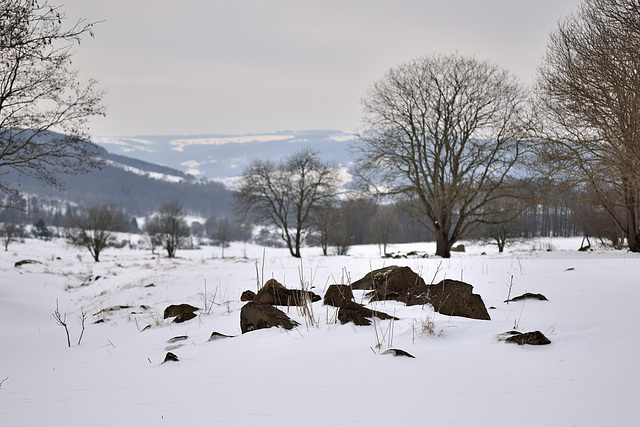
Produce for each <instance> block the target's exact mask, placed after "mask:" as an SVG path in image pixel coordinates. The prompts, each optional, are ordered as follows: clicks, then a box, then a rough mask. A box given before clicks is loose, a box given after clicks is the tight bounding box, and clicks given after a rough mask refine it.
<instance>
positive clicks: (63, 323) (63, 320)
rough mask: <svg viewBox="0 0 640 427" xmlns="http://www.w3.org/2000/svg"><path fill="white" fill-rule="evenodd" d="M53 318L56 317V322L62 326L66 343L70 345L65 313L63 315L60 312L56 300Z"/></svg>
mask: <svg viewBox="0 0 640 427" xmlns="http://www.w3.org/2000/svg"><path fill="white" fill-rule="evenodd" d="M53 318H54V319H56V323H57V324H58V325H60V326H62V327H63V328H64V331H65V332H66V333H67V345H68V346H69V347H71V339H70V338H69V328H68V327H67V314H66V313H65V314H64V316H63V315H61V314H60V310H59V309H58V300H56V311H54V312H53Z"/></svg>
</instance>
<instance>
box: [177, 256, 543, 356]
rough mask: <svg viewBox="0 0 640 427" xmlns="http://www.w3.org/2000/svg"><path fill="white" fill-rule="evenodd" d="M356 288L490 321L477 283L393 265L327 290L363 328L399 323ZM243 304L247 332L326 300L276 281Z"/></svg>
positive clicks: (281, 322)
mask: <svg viewBox="0 0 640 427" xmlns="http://www.w3.org/2000/svg"><path fill="white" fill-rule="evenodd" d="M353 289H356V290H366V291H369V292H368V293H367V294H366V296H367V297H368V298H369V299H370V301H384V300H394V301H399V302H402V303H404V304H406V305H407V306H411V305H425V304H429V305H431V306H432V307H433V309H434V310H435V311H437V312H438V313H441V314H444V315H448V316H460V317H467V318H471V319H479V320H491V317H490V316H489V313H488V311H487V309H486V306H485V304H484V302H483V301H482V297H481V296H480V295H477V294H474V293H473V286H472V285H470V284H468V283H465V282H461V281H458V280H451V279H445V280H442V281H440V282H439V283H437V284H431V285H427V284H426V283H425V281H424V280H423V279H422V278H421V277H420V276H419V275H418V274H416V273H415V272H413V271H412V270H411V268H409V267H399V266H390V267H385V268H381V269H378V270H374V271H371V272H370V273H368V274H367V275H365V276H364V277H363V278H362V279H360V280H358V281H356V282H354V283H353V284H351V285H341V284H338V285H331V286H329V287H328V288H327V291H326V292H325V296H324V300H323V302H324V304H325V305H329V306H333V307H336V308H338V311H337V316H336V317H337V320H338V321H339V322H340V323H341V324H346V323H350V322H351V323H354V324H355V325H359V326H368V325H371V319H372V318H374V317H377V318H379V319H382V320H385V319H394V320H398V319H397V318H396V317H394V316H391V315H389V314H387V313H384V312H381V311H378V310H371V309H369V308H367V307H365V306H364V305H363V304H359V303H357V302H355V300H354V295H353ZM526 298H535V299H540V300H546V298H545V297H544V296H542V295H540V294H525V295H522V296H520V297H516V298H513V299H511V300H509V301H517V300H519V299H526ZM241 300H242V301H246V302H247V303H246V304H245V305H244V306H243V307H242V309H241V310H240V329H241V331H242V333H243V334H244V333H247V332H251V331H255V330H258V329H265V328H272V327H281V328H284V329H293V328H295V327H296V326H298V325H299V323H298V322H296V321H295V320H293V319H291V318H290V317H289V316H288V315H287V314H286V313H284V312H283V311H282V310H280V309H278V308H276V307H275V306H286V307H291V306H298V307H300V306H306V305H308V304H310V303H313V302H316V301H319V300H321V297H320V296H318V295H316V294H315V293H313V292H311V291H306V290H299V289H288V288H286V287H285V286H284V285H282V284H281V283H279V282H278V281H276V280H275V279H271V280H269V281H267V282H266V283H265V285H264V286H263V287H262V289H260V291H259V292H258V293H257V294H256V293H254V292H252V291H245V292H243V293H242V296H241ZM505 302H507V301H505ZM197 310H198V308H197V307H193V306H191V305H189V304H179V305H171V306H169V307H167V308H166V309H165V311H164V318H165V319H167V318H170V317H174V320H173V321H174V322H176V323H180V322H184V321H187V320H190V319H192V318H194V317H196V316H197V315H196V314H195V312H196V311H197ZM229 337H230V336H229V335H224V334H221V333H219V332H214V333H213V334H212V335H211V338H210V339H209V341H213V340H217V339H222V338H229ZM178 338H180V339H182V338H183V337H178ZM501 339H503V340H504V341H506V342H516V343H519V344H534V345H539V344H548V343H550V341H549V340H548V339H547V338H546V337H545V336H544V335H543V334H542V333H541V332H539V331H535V332H528V333H521V332H517V331H511V332H508V333H506V334H503V335H502V336H501ZM391 350H393V351H391ZM387 353H389V354H394V355H402V356H408V357H413V356H411V355H409V354H408V353H406V352H404V351H403V350H399V349H390V351H388V352H387ZM167 361H177V356H175V355H174V354H172V353H168V354H167V358H166V360H165V362H167Z"/></svg>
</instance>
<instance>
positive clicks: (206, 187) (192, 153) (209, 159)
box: [3, 130, 354, 217]
mask: <svg viewBox="0 0 640 427" xmlns="http://www.w3.org/2000/svg"><path fill="white" fill-rule="evenodd" d="M353 138H354V136H353V135H352V134H349V133H345V132H342V131H334V130H310V131H282V132H275V133H265V134H251V135H216V134H211V135H192V136H184V135H183V136H176V135H164V136H137V137H101V138H95V143H96V144H97V156H98V157H100V158H102V159H103V160H104V166H103V167H102V168H101V169H100V170H95V171H92V172H90V173H88V174H81V175H66V176H63V178H62V180H61V181H62V182H63V185H64V189H63V190H62V191H60V190H58V189H55V188H51V187H48V186H44V185H42V184H41V183H40V182H38V181H35V180H33V179H31V178H28V177H24V176H17V175H16V174H15V173H9V175H7V176H4V177H3V179H5V180H8V181H13V184H14V185H17V186H19V187H20V190H21V192H22V193H23V194H25V195H29V196H35V197H36V198H39V199H42V198H45V199H49V200H51V201H52V202H53V203H54V204H56V205H60V204H63V203H67V202H70V203H72V204H79V205H83V206H94V205H101V204H111V203H113V204H116V205H118V206H121V207H123V208H124V209H126V210H127V212H129V213H130V214H131V215H137V216H142V215H148V214H150V213H153V212H154V211H156V210H157V209H158V207H159V206H160V205H162V204H163V203H166V202H169V201H174V200H178V201H180V202H181V203H182V205H183V206H184V207H185V209H186V210H187V211H188V212H189V213H192V214H194V215H198V216H203V217H210V216H230V215H232V209H233V195H232V192H231V190H230V189H231V188H233V185H234V184H235V183H236V182H237V178H238V177H239V176H241V175H242V173H243V171H244V169H245V168H246V167H247V166H248V165H249V164H250V163H251V161H253V160H255V159H269V160H273V161H278V160H280V159H281V158H283V157H286V156H287V155H289V154H291V153H293V152H295V151H298V150H300V149H303V148H310V149H312V150H315V151H317V152H318V153H319V156H320V157H321V158H322V159H323V160H324V161H326V162H329V163H331V164H333V165H336V166H338V167H341V168H343V169H344V170H347V169H349V168H350V167H351V166H352V164H353V161H352V156H351V154H350V153H349V151H348V145H349V142H350V141H352V140H353ZM345 179H348V177H346V178H345Z"/></svg>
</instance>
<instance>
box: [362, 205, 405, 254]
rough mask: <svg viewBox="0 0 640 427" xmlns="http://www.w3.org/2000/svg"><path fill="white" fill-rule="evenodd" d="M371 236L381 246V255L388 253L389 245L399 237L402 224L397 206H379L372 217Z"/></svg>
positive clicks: (370, 224)
mask: <svg viewBox="0 0 640 427" xmlns="http://www.w3.org/2000/svg"><path fill="white" fill-rule="evenodd" d="M369 226H370V227H371V237H372V241H373V243H376V244H377V245H378V247H379V248H380V252H381V255H386V254H387V245H388V244H389V243H391V242H392V241H394V238H397V235H398V231H399V230H400V228H401V225H400V224H399V221H398V214H397V212H396V207H395V206H379V207H378V209H377V210H376V213H375V214H374V215H373V217H371V220H370V223H369Z"/></svg>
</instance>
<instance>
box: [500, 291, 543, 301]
mask: <svg viewBox="0 0 640 427" xmlns="http://www.w3.org/2000/svg"><path fill="white" fill-rule="evenodd" d="M525 299H537V300H540V301H549V300H548V299H547V297H545V296H544V295H542V294H532V293H530V292H527V293H524V294H522V295H519V296H517V297H513V298H511V299H508V300H505V302H513V301H522V300H525Z"/></svg>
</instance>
